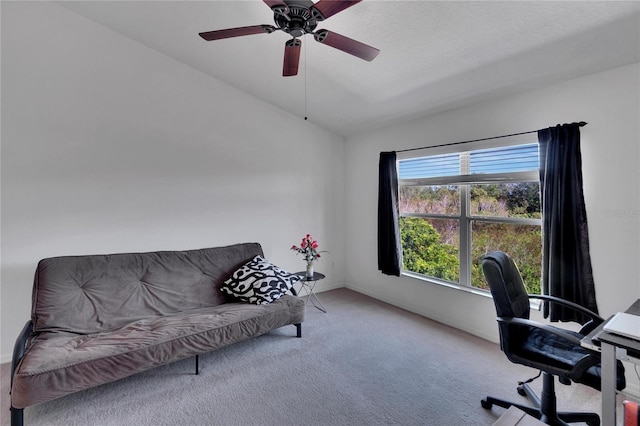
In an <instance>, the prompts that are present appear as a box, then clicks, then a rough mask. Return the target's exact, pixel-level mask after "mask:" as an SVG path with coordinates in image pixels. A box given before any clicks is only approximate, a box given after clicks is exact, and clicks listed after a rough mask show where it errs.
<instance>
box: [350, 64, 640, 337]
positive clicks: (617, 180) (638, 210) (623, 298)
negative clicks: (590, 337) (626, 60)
mask: <svg viewBox="0 0 640 426" xmlns="http://www.w3.org/2000/svg"><path fill="white" fill-rule="evenodd" d="M639 94H640V70H639V67H638V64H635V65H630V66H626V67H623V68H619V69H615V70H611V71H607V72H603V73H599V74H595V75H591V76H588V77H585V78H580V79H576V80H571V81H567V82H565V83H562V84H558V85H555V86H553V87H549V88H546V89H543V90H536V91H532V92H528V93H525V94H521V95H518V96H512V97H509V98H506V99H502V100H496V101H493V102H485V103H482V104H477V105H473V106H469V107H466V108H461V109H457V110H453V111H449V112H445V113H442V114H438V115H434V116H430V117H427V118H424V119H419V120H415V121H412V122H410V123H407V124H405V125H402V126H395V127H389V128H385V129H383V130H379V131H374V132H371V133H368V134H361V135H358V136H356V137H352V138H350V139H348V140H347V148H346V159H347V161H346V167H347V172H346V200H347V201H346V209H347V215H346V219H347V226H346V230H347V239H346V251H345V253H346V265H348V267H347V268H346V270H345V277H346V286H347V287H348V288H352V289H355V290H357V291H360V292H363V293H366V294H369V295H371V296H374V297H376V298H379V299H382V300H385V301H387V302H390V303H393V304H395V305H397V306H400V307H404V308H406V309H409V310H411V311H414V312H417V313H420V314H423V315H425V316H427V317H431V318H434V319H436V320H438V321H441V322H444V323H447V324H451V325H453V326H455V327H458V328H461V329H463V330H466V331H468V332H470V333H473V334H475V335H478V336H481V337H484V338H487V339H489V340H493V341H497V337H498V336H497V327H496V323H495V309H494V307H493V303H492V300H491V299H490V298H487V297H483V296H479V295H477V294H471V293H467V292H462V291H460V290H455V289H451V288H444V287H442V286H438V285H435V284H430V283H428V282H425V281H421V280H417V279H414V278H410V277H400V278H397V277H388V276H386V275H383V274H381V273H380V272H378V271H377V251H376V238H377V231H376V223H377V216H376V211H377V210H376V209H377V173H378V156H379V152H380V151H391V150H401V149H406V148H415V147H422V146H430V145H438V144H443V143H450V142H458V141H465V140H471V139H477V138H484V137H491V136H498V135H504V134H510V133H517V132H522V131H529V130H536V129H540V128H545V127H550V126H554V125H556V124H558V123H565V122H574V121H586V122H588V123H589V124H588V126H586V127H583V128H582V129H581V141H582V144H581V146H582V154H583V175H584V194H585V201H586V205H587V217H588V221H589V233H590V242H591V258H592V263H593V269H594V275H595V282H596V297H597V301H598V306H599V309H600V313H601V314H602V315H603V316H605V317H606V316H608V315H610V314H612V313H614V312H616V311H620V310H625V309H626V308H627V307H628V306H629V305H630V304H631V303H632V302H633V301H634V300H636V299H637V298H639V297H640V262H639V259H640V174H639V167H638V166H639V162H640V150H639V146H640V107H639V99H640V97H639ZM374 182H375V183H374Z"/></svg>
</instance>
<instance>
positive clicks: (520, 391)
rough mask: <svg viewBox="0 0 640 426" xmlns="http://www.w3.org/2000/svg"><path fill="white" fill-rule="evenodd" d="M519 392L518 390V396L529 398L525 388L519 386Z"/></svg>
mask: <svg viewBox="0 0 640 426" xmlns="http://www.w3.org/2000/svg"><path fill="white" fill-rule="evenodd" d="M517 390H518V394H519V395H522V396H527V393H526V392H525V390H524V386H518V387H517Z"/></svg>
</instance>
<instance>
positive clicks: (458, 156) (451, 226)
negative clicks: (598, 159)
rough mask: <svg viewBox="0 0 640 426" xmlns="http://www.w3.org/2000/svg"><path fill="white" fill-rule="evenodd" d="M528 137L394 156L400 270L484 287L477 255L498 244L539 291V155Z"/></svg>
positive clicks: (530, 289) (529, 285)
mask: <svg viewBox="0 0 640 426" xmlns="http://www.w3.org/2000/svg"><path fill="white" fill-rule="evenodd" d="M528 142H529V143H526V144H519V145H509V146H499V147H492V148H483V149H476V150H470V151H465V152H453V153H442V154H437V155H428V156H420V157H413V158H405V159H400V160H399V161H398V178H399V186H400V187H399V195H400V197H399V198H400V234H401V241H402V252H403V269H404V271H405V272H409V273H414V274H419V275H422V276H426V277H430V278H431V279H433V280H435V281H438V282H444V283H448V284H454V285H458V286H461V287H472V288H476V289H484V290H487V289H488V286H487V284H486V281H485V280H484V276H483V274H482V266H481V261H482V257H483V256H484V255H485V254H486V253H488V252H490V251H493V250H502V251H504V252H506V253H508V254H509V255H510V256H511V257H512V258H513V259H514V261H515V262H516V264H517V265H518V267H519V269H520V272H521V273H522V277H523V280H524V282H525V286H526V287H527V291H528V292H529V293H538V294H539V293H540V276H541V262H542V260H541V259H542V231H541V218H542V215H541V206H540V185H539V156H538V144H537V143H531V141H530V140H529V141H528ZM512 143H513V142H512Z"/></svg>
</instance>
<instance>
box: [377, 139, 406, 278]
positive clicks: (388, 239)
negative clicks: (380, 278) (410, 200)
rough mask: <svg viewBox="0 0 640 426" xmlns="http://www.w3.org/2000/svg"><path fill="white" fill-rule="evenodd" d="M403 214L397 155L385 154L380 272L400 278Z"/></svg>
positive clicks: (380, 207)
mask: <svg viewBox="0 0 640 426" xmlns="http://www.w3.org/2000/svg"><path fill="white" fill-rule="evenodd" d="M399 217H400V210H399V206H398V174H397V171H396V153H395V152H381V153H380V163H379V180H378V269H379V270H380V271H381V272H382V273H383V274H387V275H395V276H400V271H401V269H402V268H401V267H402V248H401V244H400V223H399Z"/></svg>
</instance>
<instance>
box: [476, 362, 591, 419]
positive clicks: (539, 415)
mask: <svg viewBox="0 0 640 426" xmlns="http://www.w3.org/2000/svg"><path fill="white" fill-rule="evenodd" d="M542 379H543V386H542V398H540V397H538V395H536V394H535V392H533V390H532V389H531V388H530V387H529V385H528V384H521V385H519V386H518V393H519V394H520V395H523V396H525V395H526V396H527V397H528V398H529V399H530V400H531V402H532V403H533V406H527V405H523V404H518V403H515V402H511V401H506V400H503V399H498V398H494V397H492V396H488V397H486V398H485V399H483V400H482V401H480V404H481V405H482V408H484V409H487V410H490V409H491V407H493V406H494V405H497V406H498V407H502V408H509V407H512V406H513V407H516V408H519V409H520V410H522V411H524V412H525V413H527V414H528V415H530V416H532V417H535V418H536V419H538V420H540V421H541V422H543V423H545V424H548V425H553V426H567V425H568V424H569V423H586V424H587V425H589V426H600V416H598V414H596V413H579V412H564V411H561V412H558V411H557V409H556V395H555V384H554V377H553V375H551V374H549V373H543V376H542Z"/></svg>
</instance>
